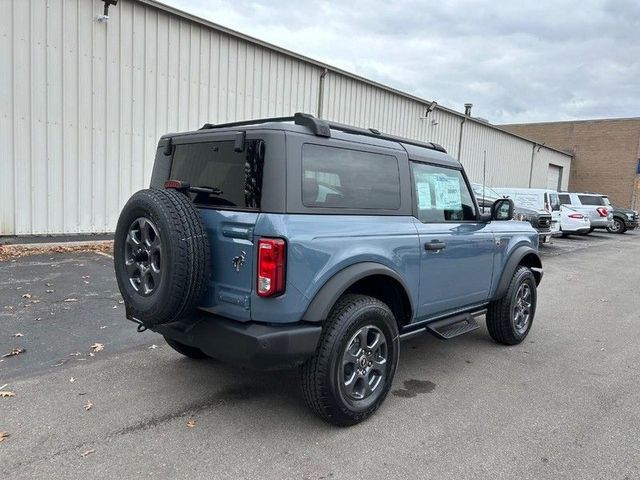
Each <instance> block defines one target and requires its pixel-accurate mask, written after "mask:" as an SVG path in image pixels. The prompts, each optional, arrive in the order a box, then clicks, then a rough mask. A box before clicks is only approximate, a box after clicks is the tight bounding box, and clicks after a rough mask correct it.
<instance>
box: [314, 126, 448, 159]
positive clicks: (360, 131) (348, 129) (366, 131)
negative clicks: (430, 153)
mask: <svg viewBox="0 0 640 480" xmlns="http://www.w3.org/2000/svg"><path fill="white" fill-rule="evenodd" d="M326 123H327V125H329V127H330V128H332V129H334V130H340V131H341V132H344V133H352V134H354V135H365V136H367V137H374V138H380V139H382V140H391V141H392V142H398V143H406V144H407V145H414V146H416V147H423V148H429V149H431V150H437V151H438V152H443V153H447V151H446V150H445V149H444V147H442V146H441V145H438V144H437V143H433V142H420V141H419V140H411V139H409V138H403V137H396V136H395V135H387V134H386V133H381V132H380V130H376V129H375V128H359V127H352V126H350V125H344V124H342V123H336V122H326Z"/></svg>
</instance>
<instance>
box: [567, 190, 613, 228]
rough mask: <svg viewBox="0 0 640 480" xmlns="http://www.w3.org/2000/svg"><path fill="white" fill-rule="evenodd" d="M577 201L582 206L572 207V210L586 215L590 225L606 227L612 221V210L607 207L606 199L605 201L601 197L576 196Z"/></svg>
mask: <svg viewBox="0 0 640 480" xmlns="http://www.w3.org/2000/svg"><path fill="white" fill-rule="evenodd" d="M578 199H579V200H580V203H581V204H582V205H581V206H580V207H578V206H572V208H575V209H576V210H578V211H580V213H582V214H583V215H587V216H588V217H589V220H590V221H591V224H592V225H595V226H602V225H606V224H607V223H608V222H609V221H611V220H612V219H613V209H612V208H611V206H610V205H607V203H608V199H607V201H605V200H604V198H603V197H602V195H595V194H578Z"/></svg>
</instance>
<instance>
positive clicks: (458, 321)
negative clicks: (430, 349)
mask: <svg viewBox="0 0 640 480" xmlns="http://www.w3.org/2000/svg"><path fill="white" fill-rule="evenodd" d="M426 328H427V331H428V332H429V333H430V334H432V335H434V336H436V337H438V338H440V339H442V340H449V339H451V338H454V337H458V336H460V335H464V334H465V333H469V332H472V331H474V330H477V329H478V328H480V325H478V322H476V319H475V318H474V317H473V316H472V315H471V314H470V313H463V314H461V315H454V316H453V317H448V318H443V319H442V320H436V321H435V322H431V323H429V324H428V325H426Z"/></svg>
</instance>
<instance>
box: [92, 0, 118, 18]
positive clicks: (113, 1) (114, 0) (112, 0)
mask: <svg viewBox="0 0 640 480" xmlns="http://www.w3.org/2000/svg"><path fill="white" fill-rule="evenodd" d="M102 1H103V2H104V11H103V12H102V15H98V16H97V17H96V20H97V21H98V22H106V21H107V20H109V7H110V6H111V5H113V6H114V7H115V6H116V5H117V4H118V0H102Z"/></svg>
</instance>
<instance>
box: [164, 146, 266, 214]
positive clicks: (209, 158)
mask: <svg viewBox="0 0 640 480" xmlns="http://www.w3.org/2000/svg"><path fill="white" fill-rule="evenodd" d="M233 147H234V142H231V141H230V142H206V143H190V144H186V145H176V147H175V152H174V154H173V162H172V164H171V174H170V176H169V178H170V179H172V180H181V181H183V182H186V183H188V184H189V185H191V186H192V187H209V188H213V189H217V192H219V190H222V193H217V192H216V193H207V192H200V193H190V194H189V195H190V196H191V198H192V199H193V201H194V202H195V203H196V204H198V205H211V206H219V207H240V208H260V197H261V190H262V167H263V163H264V142H263V141H262V140H253V141H250V142H247V143H246V146H245V150H244V152H236V151H234V148H233Z"/></svg>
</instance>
